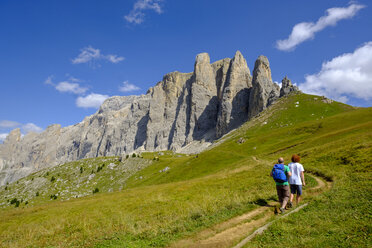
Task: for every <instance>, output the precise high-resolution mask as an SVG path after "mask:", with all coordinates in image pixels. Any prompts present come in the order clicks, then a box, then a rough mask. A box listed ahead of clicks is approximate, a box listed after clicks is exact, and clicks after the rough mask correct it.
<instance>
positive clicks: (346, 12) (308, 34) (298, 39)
mask: <svg viewBox="0 0 372 248" xmlns="http://www.w3.org/2000/svg"><path fill="white" fill-rule="evenodd" d="M363 8H365V6H364V5H360V4H351V5H349V6H348V7H346V8H330V9H327V14H326V15H325V16H322V17H320V18H319V19H318V21H317V22H316V23H313V22H301V23H298V24H296V25H295V26H294V27H293V29H292V33H291V34H290V35H289V37H288V39H286V40H278V41H277V42H276V47H277V48H278V49H279V50H283V51H291V50H293V49H295V48H296V46H297V45H298V44H300V43H302V42H304V41H306V40H309V39H313V38H314V36H315V33H317V32H319V31H321V30H323V29H325V28H326V27H328V26H335V25H336V24H337V22H339V21H340V20H343V19H350V18H352V17H353V16H355V15H356V14H357V13H358V11H359V10H361V9H363Z"/></svg>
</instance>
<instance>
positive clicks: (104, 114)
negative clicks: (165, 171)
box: [0, 51, 297, 185]
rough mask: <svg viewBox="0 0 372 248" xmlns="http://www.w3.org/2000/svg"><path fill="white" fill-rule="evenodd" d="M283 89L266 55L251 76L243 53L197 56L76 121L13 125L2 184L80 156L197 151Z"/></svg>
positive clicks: (3, 147)
mask: <svg viewBox="0 0 372 248" xmlns="http://www.w3.org/2000/svg"><path fill="white" fill-rule="evenodd" d="M287 81H288V79H286V78H285V79H283V82H284V83H283V85H285V89H282V91H281V90H280V89H279V86H278V85H277V84H274V83H273V82H272V79H271V70H270V66H269V61H268V59H267V58H266V57H265V56H260V57H259V58H258V59H257V61H256V63H255V67H254V70H253V77H252V76H251V74H250V70H249V68H248V66H247V62H246V60H245V59H244V57H243V55H242V54H241V53H240V52H239V51H238V52H236V54H235V56H234V57H233V58H232V59H229V58H226V59H223V60H219V61H217V62H214V63H212V64H211V63H210V58H209V55H208V54H207V53H201V54H199V55H197V56H196V61H195V65H194V71H193V72H191V73H180V72H171V73H169V74H166V75H165V76H164V77H163V80H162V81H160V82H159V83H157V84H156V86H154V87H153V88H150V89H149V90H148V92H147V93H146V95H140V96H114V97H111V98H109V99H107V100H106V101H105V102H104V103H103V104H102V106H101V107H100V108H99V110H98V111H97V112H96V113H95V114H93V115H92V116H89V117H86V118H85V119H84V120H83V121H82V122H80V123H78V124H76V125H73V126H68V127H64V128H61V126H60V125H51V126H49V127H48V128H47V129H46V130H45V131H44V132H42V133H40V134H35V133H29V134H27V135H25V136H24V137H23V138H21V133H20V130H19V129H16V130H13V131H12V132H11V133H10V134H9V135H8V137H7V139H6V140H5V142H4V144H0V185H3V184H5V183H6V182H12V181H15V180H17V179H19V178H21V177H23V176H26V175H28V174H30V173H32V172H34V171H37V170H40V169H42V168H45V167H51V166H55V165H57V164H61V163H65V162H68V161H74V160H78V159H82V158H91V157H98V156H114V155H123V154H129V153H131V152H133V151H160V150H174V151H178V152H200V151H201V150H202V149H203V148H205V147H207V146H208V144H210V142H212V141H213V140H215V139H217V138H219V137H221V136H222V135H224V134H226V133H227V132H229V131H230V130H232V129H234V128H236V127H238V126H239V125H241V124H242V123H244V122H245V121H247V120H249V119H250V118H252V117H254V116H255V115H257V114H258V113H260V112H261V111H262V110H264V109H265V108H266V107H267V106H268V105H270V104H271V103H272V102H273V101H275V99H277V98H278V97H279V96H284V95H286V94H288V93H289V92H291V91H293V90H297V88H294V87H293V86H292V84H291V83H290V81H289V83H288V82H287Z"/></svg>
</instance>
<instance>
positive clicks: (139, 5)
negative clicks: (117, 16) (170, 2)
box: [124, 0, 163, 24]
mask: <svg viewBox="0 0 372 248" xmlns="http://www.w3.org/2000/svg"><path fill="white" fill-rule="evenodd" d="M161 1H162V0H137V2H135V3H134V6H133V9H132V10H131V11H130V12H129V14H128V15H126V16H124V19H125V20H126V21H127V22H129V23H134V24H141V23H142V22H144V20H145V13H144V11H145V10H153V11H155V12H156V13H158V14H161V13H163V10H162V9H161V6H160V4H159V3H160V2H161Z"/></svg>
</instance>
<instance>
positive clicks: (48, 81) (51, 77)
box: [44, 75, 54, 85]
mask: <svg viewBox="0 0 372 248" xmlns="http://www.w3.org/2000/svg"><path fill="white" fill-rule="evenodd" d="M44 83H45V84H49V85H54V84H53V75H51V76H49V77H48V78H47V79H46V80H45V81H44Z"/></svg>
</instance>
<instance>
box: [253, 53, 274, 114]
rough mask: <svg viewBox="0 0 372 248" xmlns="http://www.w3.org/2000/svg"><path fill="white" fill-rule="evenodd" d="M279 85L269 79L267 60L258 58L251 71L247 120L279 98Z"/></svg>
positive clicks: (269, 71)
mask: <svg viewBox="0 0 372 248" xmlns="http://www.w3.org/2000/svg"><path fill="white" fill-rule="evenodd" d="M279 94H280V88H279V85H277V84H275V83H273V81H272V79H271V69H270V64H269V60H268V59H267V58H266V57H265V56H262V55H261V56H260V57H258V59H257V60H256V63H255V65H254V69H253V79H252V89H251V91H250V94H249V111H248V118H252V117H254V116H256V115H257V114H259V113H260V112H262V111H263V110H264V109H266V107H267V106H269V105H270V104H272V103H273V102H274V101H275V99H277V98H278V97H279Z"/></svg>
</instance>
